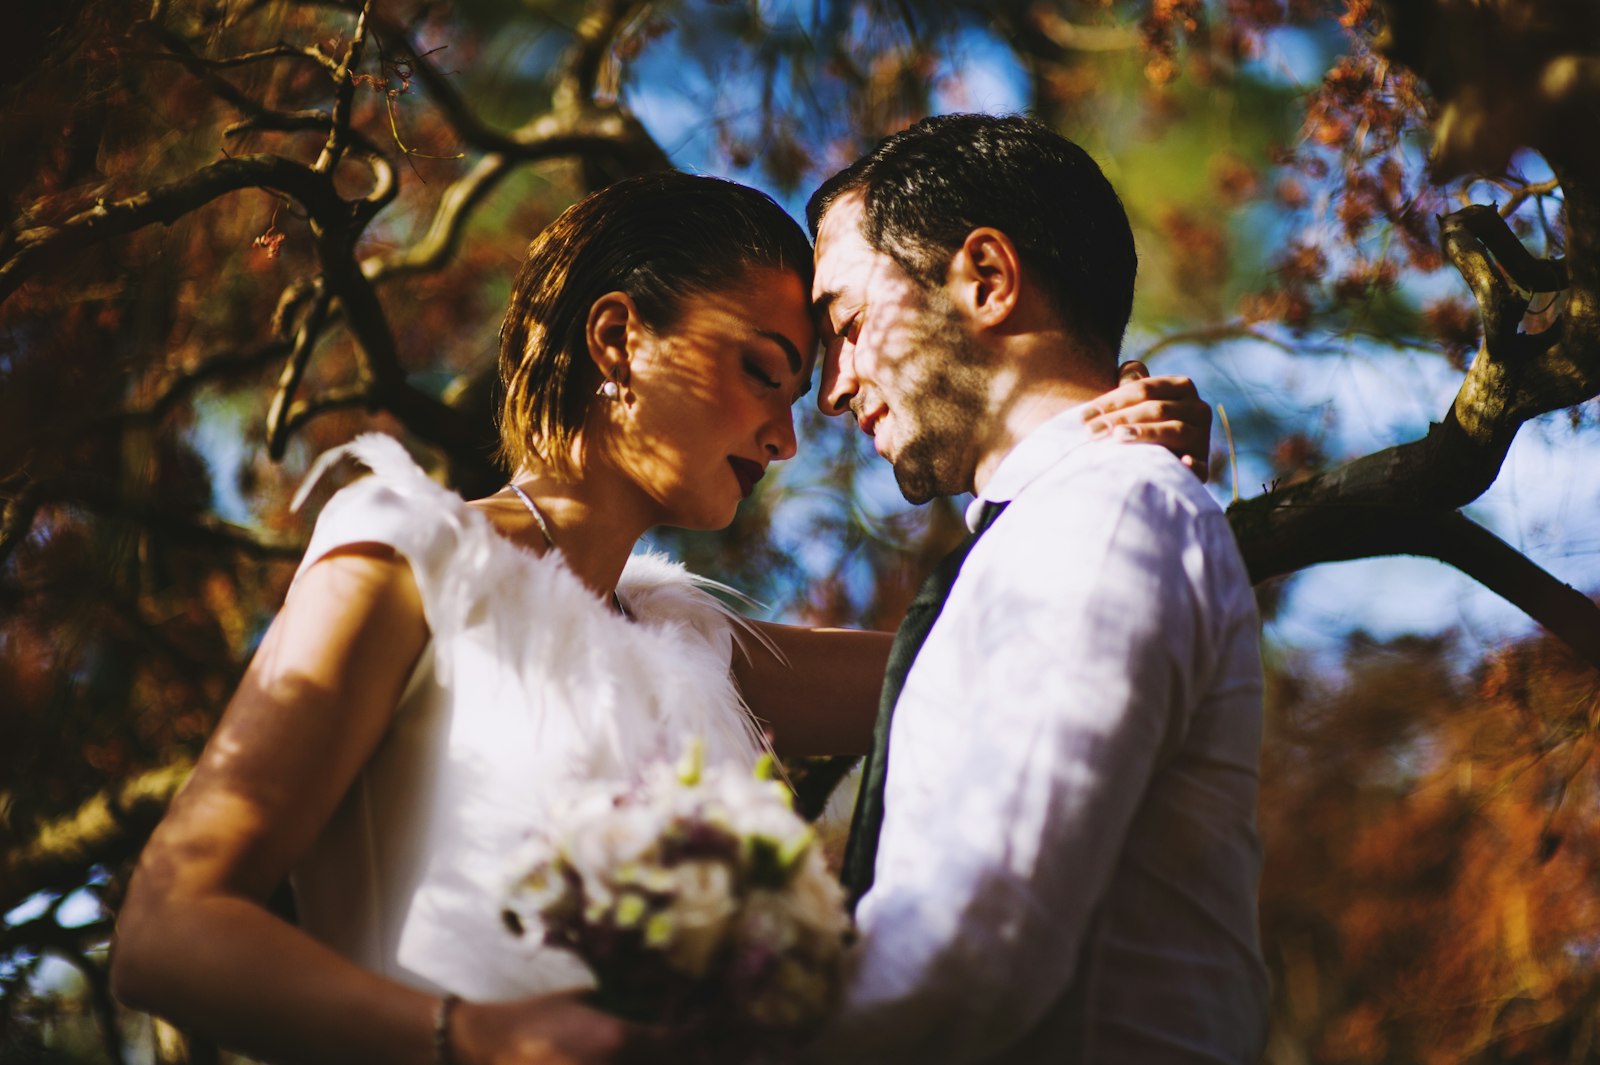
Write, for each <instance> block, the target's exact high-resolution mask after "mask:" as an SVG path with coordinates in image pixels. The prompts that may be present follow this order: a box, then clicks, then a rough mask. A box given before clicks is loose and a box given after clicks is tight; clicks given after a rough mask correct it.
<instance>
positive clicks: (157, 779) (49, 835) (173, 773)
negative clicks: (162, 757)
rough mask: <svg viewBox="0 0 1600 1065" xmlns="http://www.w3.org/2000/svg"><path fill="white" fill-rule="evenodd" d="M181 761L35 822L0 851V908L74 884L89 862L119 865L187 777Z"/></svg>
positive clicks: (132, 853) (186, 767)
mask: <svg viewBox="0 0 1600 1065" xmlns="http://www.w3.org/2000/svg"><path fill="white" fill-rule="evenodd" d="M191 768H192V763H191V762H189V761H187V760H183V761H178V762H174V763H172V764H170V765H166V766H162V767H161V768H159V769H152V770H149V771H148V772H145V773H143V774H141V775H139V776H136V777H133V778H132V779H130V780H126V781H123V782H121V783H119V784H116V785H114V786H112V787H110V788H107V789H106V790H105V791H102V792H100V793H99V794H97V795H94V796H92V797H91V798H89V800H88V801H86V802H85V803H84V804H83V805H82V806H80V807H79V808H78V810H77V811H76V812H75V813H72V814H69V815H67V816H66V817H62V818H58V819H57V820H54V821H50V822H47V823H45V824H42V825H40V826H39V827H38V828H37V829H36V830H35V831H34V833H33V835H32V837H31V838H30V839H27V840H24V841H22V842H20V843H18V844H16V845H14V846H12V847H10V848H9V849H8V850H7V851H6V852H5V853H4V854H3V855H0V912H7V911H9V910H11V909H13V908H14V907H16V906H19V905H21V904H22V903H23V902H25V901H26V900H27V899H28V898H29V897H30V896H32V895H34V894H36V893H38V892H40V891H50V892H56V893H64V892H67V891H71V890H73V889H74V888H77V887H80V886H81V885H82V883H83V871H84V870H85V869H87V868H88V867H89V866H91V865H119V864H121V863H122V862H125V861H128V860H129V859H131V858H133V857H134V856H135V855H136V854H138V852H139V849H140V848H141V847H143V846H144V841H145V839H146V838H148V837H149V835H150V832H151V831H152V830H153V829H154V828H155V826H156V823H157V822H158V821H160V820H161V815H162V814H163V813H164V812H165V811H166V808H167V804H168V803H169V802H171V800H172V797H173V795H175V794H177V791H178V789H179V788H180V787H182V785H183V782H184V781H185V780H187V779H188V777H189V771H190V769H191Z"/></svg>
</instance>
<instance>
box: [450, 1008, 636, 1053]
mask: <svg viewBox="0 0 1600 1065" xmlns="http://www.w3.org/2000/svg"><path fill="white" fill-rule="evenodd" d="M449 1038H450V1048H451V1055H450V1060H451V1061H453V1062H455V1063H456V1065H602V1063H625V1062H630V1061H634V1062H645V1061H659V1060H663V1059H662V1058H661V1056H660V1054H659V1051H660V1050H661V1049H662V1047H661V1044H662V1040H663V1038H664V1037H663V1036H662V1035H661V1034H660V1033H659V1032H657V1031H656V1030H654V1029H648V1028H642V1027H640V1026H638V1025H633V1024H629V1023H628V1022H627V1021H624V1020H621V1019H620V1018H617V1017H614V1016H612V1015H611V1014H609V1013H602V1012H600V1011H599V1010H597V1009H594V1008H592V1007H590V1006H586V1005H584V1003H583V1000H582V998H581V996H580V995H579V994H578V993H576V992H572V993H567V994H560V995H545V996H542V997H539V998H527V999H521V1000H519V1001H516V1002H493V1003H478V1002H462V1003H460V1004H459V1005H458V1006H457V1007H456V1008H455V1010H454V1012H453V1013H452V1015H451V1018H450V1033H449Z"/></svg>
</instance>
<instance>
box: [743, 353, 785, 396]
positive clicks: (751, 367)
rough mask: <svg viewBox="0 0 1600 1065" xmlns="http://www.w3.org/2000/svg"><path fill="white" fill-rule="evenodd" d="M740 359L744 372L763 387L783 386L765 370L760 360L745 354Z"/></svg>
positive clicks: (774, 387)
mask: <svg viewBox="0 0 1600 1065" xmlns="http://www.w3.org/2000/svg"><path fill="white" fill-rule="evenodd" d="M741 361H742V362H743V364H744V372H745V374H746V375H748V376H749V377H750V378H752V379H753V380H755V381H758V382H760V383H761V385H762V386H763V387H766V388H773V389H776V388H781V387H783V386H782V385H781V384H779V382H778V380H777V379H776V378H774V377H773V376H772V374H770V373H768V372H767V369H766V367H764V366H762V365H761V362H760V360H758V359H757V358H756V357H755V356H753V355H745V356H743V357H742V359H741Z"/></svg>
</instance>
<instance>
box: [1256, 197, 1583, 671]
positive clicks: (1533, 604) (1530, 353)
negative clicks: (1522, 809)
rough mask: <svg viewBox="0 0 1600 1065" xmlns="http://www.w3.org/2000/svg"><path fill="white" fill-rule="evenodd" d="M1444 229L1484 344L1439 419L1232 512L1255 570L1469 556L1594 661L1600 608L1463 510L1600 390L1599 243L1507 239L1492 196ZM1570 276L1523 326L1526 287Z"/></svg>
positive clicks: (1455, 560) (1489, 581)
mask: <svg viewBox="0 0 1600 1065" xmlns="http://www.w3.org/2000/svg"><path fill="white" fill-rule="evenodd" d="M1563 191H1564V192H1565V194H1566V196H1567V202H1568V205H1569V209H1572V208H1574V207H1576V210H1577V211H1578V212H1582V211H1584V210H1586V209H1588V205H1589V204H1590V203H1591V202H1592V201H1591V198H1590V197H1589V196H1588V195H1587V190H1585V189H1584V188H1583V187H1582V186H1581V183H1580V184H1579V185H1578V186H1576V187H1569V186H1568V185H1567V184H1566V183H1565V181H1563ZM1441 233H1442V237H1443V241H1444V246H1445V251H1446V253H1447V254H1448V255H1449V257H1450V259H1451V261H1452V262H1453V263H1454V264H1455V265H1456V268H1457V269H1458V270H1460V272H1461V274H1462V277H1463V278H1464V279H1465V280H1466V282H1467V284H1468V287H1469V288H1471V290H1472V292H1473V295H1474V296H1475V297H1476V298H1477V300H1478V305H1479V308H1480V312H1481V314H1482V317H1483V323H1484V340H1483V344H1482V346H1481V348H1480V349H1479V351H1478V355H1477V357H1476V358H1475V359H1474V360H1473V363H1472V366H1471V367H1470V368H1469V369H1468V371H1467V374H1466V377H1465V378H1464V379H1463V381H1462V383H1461V388H1460V390H1459V391H1458V393H1457V395H1456V398H1455V401H1454V403H1453V404H1452V405H1451V409H1450V412H1449V413H1448V414H1447V415H1446V417H1445V419H1444V421H1443V422H1442V423H1441V424H1438V425H1435V426H1433V427H1432V428H1430V430H1429V432H1428V435H1427V436H1426V437H1424V438H1423V439H1421V440H1416V441H1412V442H1411V443H1407V444H1401V445H1399V446H1397V447H1392V448H1388V449H1386V450H1384V451H1380V452H1377V453H1376V454H1372V455H1367V456H1364V457H1362V458H1359V459H1356V460H1354V461H1352V462H1349V463H1346V464H1345V465H1343V466H1341V467H1339V468H1337V469H1334V470H1330V471H1328V472H1326V473H1322V474H1318V475H1316V476H1314V477H1311V478H1309V479H1307V480H1305V481H1302V482H1300V483H1298V484H1294V485H1291V486H1288V487H1285V488H1282V489H1276V490H1273V491H1270V492H1268V493H1266V494H1265V495H1262V496H1260V497H1258V498H1256V499H1252V500H1248V501H1245V502H1243V503H1236V504H1234V505H1233V507H1231V508H1230V509H1229V512H1228V513H1229V518H1230V520H1231V521H1232V523H1233V528H1234V531H1235V533H1236V534H1237V536H1238V539H1239V543H1240V547H1241V550H1242V551H1243V553H1244V556H1245V560H1246V563H1247V564H1248V565H1249V567H1250V572H1251V575H1252V577H1253V578H1254V579H1255V580H1258V581H1259V580H1265V579H1267V578H1268V577H1273V576H1279V575H1281V574H1285V573H1290V572H1293V571H1295V570H1298V569H1303V568H1305V567H1307V566H1311V565H1315V564H1316V563H1319V562H1332V561H1339V560H1346V559H1353V558H1364V557H1369V556H1375V555H1388V554H1420V555H1427V556H1429V557H1433V558H1438V559H1440V560H1442V561H1445V562H1449V563H1451V564H1452V565H1456V566H1459V567H1461V568H1462V569H1463V571H1464V572H1467V573H1468V574H1469V575H1471V576H1473V577H1476V578H1477V579H1479V580H1481V581H1482V582H1483V583H1484V584H1486V585H1488V586H1489V587H1490V588H1492V589H1494V590H1495V591H1496V592H1498V593H1499V594H1501V595H1503V596H1505V597H1506V598H1507V599H1508V600H1510V601H1511V602H1513V603H1516V604H1517V605H1518V606H1520V607H1522V608H1523V609H1525V610H1527V611H1528V613H1529V614H1530V615H1532V616H1534V617H1535V618H1537V619H1538V620H1539V621H1541V623H1544V624H1546V625H1547V626H1549V627H1550V628H1551V630H1552V631H1553V632H1556V633H1557V634H1558V635H1560V636H1561V637H1562V638H1563V639H1565V640H1567V642H1568V643H1570V644H1572V646H1573V647H1574V649H1576V650H1578V651H1579V652H1580V653H1582V654H1584V655H1585V656H1586V657H1588V659H1589V660H1590V661H1592V662H1594V663H1595V664H1596V665H1597V666H1600V647H1597V646H1596V643H1595V640H1596V639H1597V637H1596V636H1595V634H1596V633H1600V607H1596V606H1595V604H1594V603H1592V602H1590V601H1589V600H1587V599H1586V598H1584V597H1583V596H1581V595H1579V594H1578V593H1576V592H1574V591H1572V590H1571V589H1570V588H1566V587H1565V586H1564V585H1561V584H1560V583H1559V582H1557V581H1555V579H1554V578H1552V577H1550V576H1549V575H1548V574H1545V573H1543V571H1542V570H1539V569H1538V567H1536V566H1534V565H1533V564H1532V563H1531V562H1527V561H1526V560H1523V565H1521V566H1520V567H1519V566H1516V565H1513V564H1512V563H1511V562H1510V561H1509V560H1508V559H1507V558H1506V555H1507V554H1508V553H1512V554H1514V552H1511V549H1510V548H1509V547H1506V546H1505V545H1504V544H1501V543H1500V542H1499V541H1497V540H1496V541H1493V543H1494V544H1495V545H1498V546H1495V547H1493V549H1491V548H1489V547H1487V546H1486V545H1487V544H1488V542H1489V541H1490V540H1493V538H1492V537H1491V536H1490V534H1489V533H1487V532H1486V531H1484V530H1480V529H1477V527H1476V526H1471V524H1470V523H1467V522H1466V519H1465V518H1462V517H1461V516H1460V515H1459V514H1457V513H1455V512H1456V511H1457V510H1458V509H1459V508H1460V507H1462V506H1465V505H1466V504H1467V503H1470V502H1471V501H1472V500H1474V499H1476V498H1477V497H1478V496H1479V495H1481V494H1482V493H1483V492H1484V491H1485V490H1486V489H1487V488H1488V487H1489V486H1490V485H1491V484H1493V483H1494V480H1495V478H1496V477H1498V476H1499V473H1500V469H1501V466H1502V464H1503V463H1504V461H1505V456H1506V453H1507V451H1508V450H1509V449H1510V447H1511V442H1512V440H1513V439H1514V438H1515V436H1516V433H1517V431H1518V429H1520V428H1521V426H1522V425H1523V424H1524V423H1525V422H1527V421H1528V420H1529V419H1530V418H1534V417H1537V416H1539V415H1541V414H1545V413H1548V412H1550V411H1554V410H1559V409H1562V408H1564V407H1568V406H1571V405H1573V404H1575V403H1580V402H1582V401H1584V400H1586V399H1589V398H1592V397H1594V396H1595V395H1597V394H1600V358H1597V351H1600V345H1597V344H1596V339H1597V325H1596V323H1597V320H1600V315H1597V313H1596V311H1597V309H1600V303H1597V302H1596V300H1595V299H1594V297H1593V295H1592V294H1591V293H1592V292H1593V291H1594V290H1593V289H1592V288H1590V287H1588V286H1590V285H1592V284H1593V282H1594V270H1593V267H1592V253H1591V252H1590V251H1589V249H1586V248H1584V247H1583V246H1582V245H1581V244H1580V245H1578V246H1576V247H1575V248H1573V249H1570V251H1571V254H1569V256H1568V259H1567V262H1566V264H1565V266H1564V267H1563V266H1562V265H1561V264H1553V263H1548V262H1543V261H1540V260H1537V259H1534V258H1533V257H1532V256H1529V255H1527V253H1526V251H1525V250H1523V251H1521V252H1519V251H1517V250H1515V249H1513V248H1511V247H1510V246H1509V244H1508V243H1507V241H1508V240H1509V241H1511V242H1512V243H1515V238H1514V237H1513V236H1512V235H1511V233H1510V231H1509V229H1508V227H1507V226H1506V223H1505V221H1504V220H1503V219H1502V218H1501V217H1500V215H1499V213H1498V212H1496V211H1495V210H1494V209H1493V208H1490V207H1468V208H1465V209H1464V210H1462V211H1459V212H1456V213H1455V214H1452V215H1450V216H1449V217H1447V218H1445V219H1442V220H1441ZM1497 263H1498V264H1499V266H1498V268H1497V266H1496V264H1497ZM1557 270H1560V271H1561V273H1560V274H1559V275H1558V274H1557V273H1556V272H1555V271H1557ZM1502 271H1504V272H1503V273H1502ZM1564 278H1570V285H1571V287H1570V288H1569V289H1568V301H1567V308H1566V313H1565V314H1564V315H1563V316H1562V319H1561V320H1560V322H1559V323H1558V324H1557V325H1556V326H1553V327H1552V328H1551V329H1549V330H1547V331H1546V332H1545V333H1542V334H1539V335H1536V336H1530V335H1528V334H1525V333H1522V332H1520V331H1519V329H1518V325H1519V323H1520V322H1521V319H1522V316H1523V313H1524V312H1525V311H1526V309H1527V304H1528V301H1527V297H1526V295H1524V294H1523V293H1522V292H1519V291H1518V289H1522V290H1524V291H1536V290H1542V289H1543V288H1544V287H1545V286H1548V285H1549V284H1552V283H1555V282H1557V281H1558V280H1561V279H1564ZM1513 286H1515V287H1513ZM1469 528H1470V529H1473V530H1476V531H1475V532H1469V531H1467V530H1468V529H1469ZM1469 566H1470V567H1472V568H1468V567H1469ZM1507 574H1511V575H1512V576H1511V577H1507V576H1506V575H1507Z"/></svg>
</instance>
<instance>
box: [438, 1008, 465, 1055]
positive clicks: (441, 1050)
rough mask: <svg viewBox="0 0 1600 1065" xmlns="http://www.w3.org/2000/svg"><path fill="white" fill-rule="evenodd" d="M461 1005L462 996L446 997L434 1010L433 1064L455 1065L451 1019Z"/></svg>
mask: <svg viewBox="0 0 1600 1065" xmlns="http://www.w3.org/2000/svg"><path fill="white" fill-rule="evenodd" d="M460 1004H461V996H459V995H445V996H444V997H443V998H441V999H440V1000H439V1005H438V1006H436V1007H434V1010H433V1062H434V1065H455V1063H456V1056H455V1053H454V1052H453V1051H452V1050H451V1049H450V1017H451V1015H452V1014H454V1013H455V1011H456V1007H457V1006H459V1005H460Z"/></svg>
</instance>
